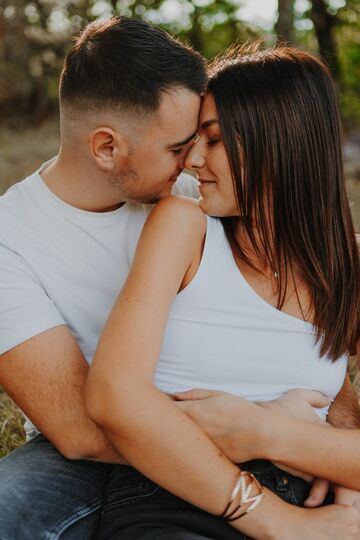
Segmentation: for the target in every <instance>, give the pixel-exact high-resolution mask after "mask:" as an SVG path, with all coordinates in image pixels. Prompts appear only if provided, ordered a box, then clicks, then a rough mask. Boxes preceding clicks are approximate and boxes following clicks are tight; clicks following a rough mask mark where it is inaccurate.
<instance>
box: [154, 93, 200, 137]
mask: <svg viewBox="0 0 360 540" xmlns="http://www.w3.org/2000/svg"><path fill="white" fill-rule="evenodd" d="M200 102H201V101H200V96H198V95H197V94H195V93H194V92H191V91H189V90H186V89H180V90H177V91H174V92H171V93H169V94H164V96H163V99H162V101H161V104H160V107H159V110H158V113H157V115H156V118H154V127H155V128H157V131H158V132H161V135H162V136H163V137H166V138H170V139H169V140H168V141H167V143H168V144H169V145H175V144H179V145H180V144H186V143H187V142H189V140H190V139H191V137H192V136H193V135H194V132H195V131H196V127H197V123H198V119H199V111H200Z"/></svg>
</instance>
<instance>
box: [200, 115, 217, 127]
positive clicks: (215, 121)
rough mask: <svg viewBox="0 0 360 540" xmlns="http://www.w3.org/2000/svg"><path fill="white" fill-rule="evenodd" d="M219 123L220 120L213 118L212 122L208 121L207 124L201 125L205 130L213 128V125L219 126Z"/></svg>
mask: <svg viewBox="0 0 360 540" xmlns="http://www.w3.org/2000/svg"><path fill="white" fill-rule="evenodd" d="M218 123H219V122H218V120H216V119H215V118H213V119H212V120H206V122H203V123H202V124H201V127H202V128H203V129H206V128H208V127H210V126H212V125H213V124H218Z"/></svg>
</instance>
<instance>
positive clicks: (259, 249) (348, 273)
mask: <svg viewBox="0 0 360 540" xmlns="http://www.w3.org/2000/svg"><path fill="white" fill-rule="evenodd" d="M209 91H210V92H211V93H212V95H213V96H214V99H215V102H216V106H217V110H218V114H219V123H220V128H221V132H222V137H223V141H224V145H225V149H226V152H227V156H228V159H229V161H230V166H231V169H232V175H233V182H234V187H235V190H236V195H237V199H238V205H239V212H240V216H241V218H240V219H241V220H242V223H243V227H244V230H245V232H246V234H247V236H248V238H249V240H250V242H251V245H252V248H253V249H254V251H255V253H256V254H257V256H258V257H259V259H260V261H261V262H262V263H263V264H264V265H265V266H267V267H270V268H272V269H273V271H277V272H278V273H279V279H278V283H279V292H278V308H279V309H281V307H282V305H283V303H284V300H285V296H286V288H287V282H288V277H289V275H291V273H294V269H296V272H297V275H300V276H301V279H302V280H303V282H304V283H305V284H306V286H307V287H308V289H309V291H310V295H311V309H312V313H313V321H314V325H315V327H316V340H317V341H320V345H321V346H320V353H321V355H322V356H323V355H325V354H327V355H328V356H329V357H330V358H331V359H332V360H336V359H337V358H339V357H340V356H341V355H343V354H347V353H348V352H349V351H351V350H353V349H354V347H355V343H356V340H357V338H358V337H359V328H360V327H359V320H360V315H359V305H360V271H359V270H360V266H359V254H358V249H357V245H356V241H355V234H354V228H353V224H352V219H351V213H350V208H349V203H348V198H347V194H346V191H345V181H344V171H343V159H342V141H341V125H340V116H339V110H338V105H337V97H336V90H335V87H334V84H333V81H332V79H331V75H330V73H329V70H328V69H327V67H326V66H325V65H324V64H322V63H321V62H320V61H319V60H318V59H317V58H316V57H314V56H312V55H310V54H307V53H304V52H301V51H298V50H296V49H291V48H287V47H277V48H275V49H271V50H265V51H263V50H260V48H259V47H258V46H255V47H252V48H251V47H250V49H249V48H247V49H243V50H240V51H239V50H238V51H236V54H234V52H232V53H231V55H230V56H228V57H227V58H225V59H222V60H220V61H219V60H218V61H217V62H216V64H215V65H214V66H213V68H212V72H211V78H210V84H209ZM268 216H271V217H270V219H268ZM254 221H255V227H256V231H257V233H256V235H255V234H254V228H253V227H254ZM222 222H223V226H224V229H225V232H226V236H227V238H228V241H229V243H230V245H231V247H232V249H233V251H234V252H235V253H236V255H237V256H238V257H239V258H240V259H242V260H243V261H244V262H246V263H247V264H250V265H251V264H252V263H251V261H250V260H249V258H248V255H247V253H246V249H244V246H242V245H241V242H240V241H239V239H238V238H237V234H236V231H237V229H238V224H239V217H228V218H224V219H222Z"/></svg>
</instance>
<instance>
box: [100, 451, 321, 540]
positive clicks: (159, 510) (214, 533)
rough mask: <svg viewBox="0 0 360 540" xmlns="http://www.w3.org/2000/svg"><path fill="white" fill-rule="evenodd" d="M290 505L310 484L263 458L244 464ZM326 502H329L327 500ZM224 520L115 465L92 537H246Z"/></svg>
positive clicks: (301, 499) (233, 539) (176, 539)
mask: <svg viewBox="0 0 360 540" xmlns="http://www.w3.org/2000/svg"><path fill="white" fill-rule="evenodd" d="M242 467H243V468H244V470H247V471H250V472H252V473H253V474H255V476H256V477H257V478H258V480H259V481H260V482H261V484H262V485H264V486H266V487H267V488H269V489H270V490H271V491H273V492H274V493H276V494H277V495H279V497H281V498H282V499H283V500H285V501H286V502H288V503H290V504H294V505H298V506H302V505H303V503H304V501H305V499H306V498H307V496H308V493H309V489H310V485H309V484H308V483H307V482H305V480H302V479H301V478H298V477H296V476H292V475H291V474H288V473H285V472H284V471H282V470H281V469H279V468H278V467H276V466H275V465H273V464H272V463H270V462H268V461H263V460H254V461H249V462H247V463H245V464H243V466H242ZM327 502H330V501H327ZM247 538H248V537H246V536H244V535H243V534H241V533H239V532H237V531H235V529H233V528H232V527H230V526H229V525H228V524H227V523H226V522H225V521H224V520H222V519H220V518H218V517H216V516H213V515H211V514H208V513H207V512H204V511H202V510H199V509H198V508H196V507H195V506H192V505H191V504H189V503H187V502H185V501H183V500H182V499H179V498H178V497H175V496H174V495H172V494H171V493H169V492H167V491H165V490H164V489H162V488H160V487H159V486H157V485H156V484H154V483H153V482H152V481H150V480H149V479H147V478H146V477H144V476H143V475H142V474H140V473H138V472H137V471H136V470H135V469H133V468H131V467H126V466H117V467H116V468H114V470H113V472H112V474H111V478H110V481H109V483H108V486H107V490H106V494H105V501H104V510H103V515H102V519H101V524H100V528H99V531H98V534H97V535H96V540H150V539H151V540H245V539H247Z"/></svg>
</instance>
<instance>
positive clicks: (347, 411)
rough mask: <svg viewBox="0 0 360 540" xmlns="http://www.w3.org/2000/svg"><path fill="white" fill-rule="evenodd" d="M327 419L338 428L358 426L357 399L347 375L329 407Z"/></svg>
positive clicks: (358, 409) (358, 408)
mask: <svg viewBox="0 0 360 540" xmlns="http://www.w3.org/2000/svg"><path fill="white" fill-rule="evenodd" d="M327 421H328V422H329V424H331V425H332V426H334V427H338V428H345V429H346V428H348V429H355V428H356V429H359V428H360V406H359V401H358V397H357V395H356V393H355V390H354V387H353V385H352V384H351V382H350V379H349V376H347V377H346V379H345V383H344V385H343V387H342V389H341V391H340V392H339V394H338V395H337V396H336V399H335V401H334V403H333V404H332V406H331V407H330V410H329V414H328V416H327Z"/></svg>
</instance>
